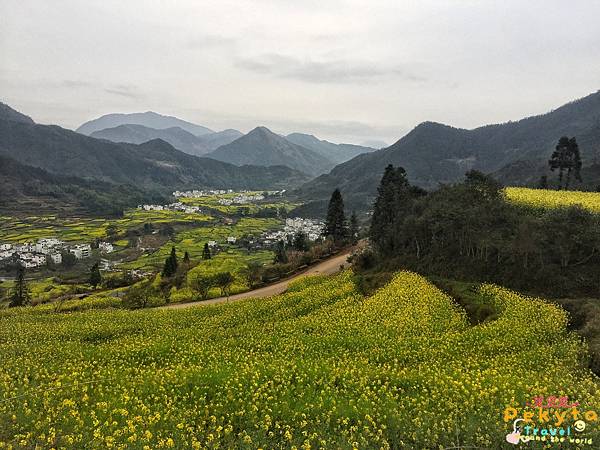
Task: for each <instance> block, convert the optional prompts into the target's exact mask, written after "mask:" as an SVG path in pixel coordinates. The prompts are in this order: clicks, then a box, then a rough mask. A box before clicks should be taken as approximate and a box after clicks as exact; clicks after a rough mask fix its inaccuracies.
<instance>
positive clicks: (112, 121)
mask: <svg viewBox="0 0 600 450" xmlns="http://www.w3.org/2000/svg"><path fill="white" fill-rule="evenodd" d="M127 124H131V125H143V126H145V127H148V128H154V129H157V130H160V129H165V128H171V127H179V128H181V129H183V130H185V131H187V132H188V133H192V134H193V135H195V136H200V135H203V134H210V133H214V131H213V130H211V129H210V128H207V127H204V126H202V125H197V124H195V123H191V122H188V121H186V120H183V119H179V118H177V117H174V116H166V115H163V114H158V113H156V112H154V111H146V112H143V113H110V114H104V115H103V116H100V117H98V118H96V119H92V120H88V121H87V122H85V123H83V124H82V125H80V126H79V127H78V128H77V129H76V130H75V131H76V132H77V133H81V134H85V135H88V136H89V135H90V134H92V133H93V132H95V131H100V130H104V129H106V128H114V127H117V126H119V125H127Z"/></svg>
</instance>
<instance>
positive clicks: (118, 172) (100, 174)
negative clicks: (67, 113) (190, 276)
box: [0, 105, 308, 196]
mask: <svg viewBox="0 0 600 450" xmlns="http://www.w3.org/2000/svg"><path fill="white" fill-rule="evenodd" d="M0 156H2V157H4V158H5V159H4V161H5V164H4V165H5V167H6V166H7V165H8V159H10V160H12V161H10V164H11V166H12V167H14V168H17V167H18V170H14V171H13V173H12V174H11V181H10V182H11V183H12V184H13V185H14V186H22V187H23V186H25V185H26V184H27V183H28V182H29V181H32V180H33V178H35V177H34V175H35V176H37V178H38V179H40V180H44V179H50V176H54V177H52V180H51V181H52V183H53V184H60V180H59V179H58V178H57V177H59V178H60V177H75V178H77V180H75V181H74V182H72V183H71V182H70V181H69V183H70V184H72V185H78V184H79V185H82V183H83V181H85V180H87V181H89V180H96V181H97V183H96V184H95V185H94V184H93V185H92V187H93V186H96V187H99V186H102V189H104V190H110V189H106V186H107V183H108V184H111V185H135V186H136V189H143V190H145V191H148V192H151V191H160V192H162V193H169V192H170V191H171V190H173V189H180V188H231V189H286V188H287V189H289V188H290V187H292V186H298V185H299V184H301V183H302V182H304V181H307V180H308V176H307V175H306V174H304V173H301V172H298V171H296V170H294V169H291V168H289V167H286V166H272V167H261V166H243V167H238V166H235V165H233V164H228V163H224V162H221V161H216V160H214V159H209V158H199V157H196V156H192V155H188V154H186V153H184V152H181V151H179V150H177V149H175V148H174V147H173V146H172V145H170V144H169V143H167V142H165V141H162V140H160V139H155V140H151V141H149V142H145V143H144V144H140V145H136V144H127V143H120V144H118V143H113V142H110V141H107V140H103V139H95V138H92V137H88V136H85V135H83V134H80V133H76V132H73V131H70V130H66V129H64V128H61V127H58V126H53V125H38V124H35V123H34V122H33V121H32V120H31V119H30V118H29V117H27V116H25V115H23V114H21V113H19V112H17V111H15V110H13V109H12V108H10V107H8V106H7V105H1V108H0ZM28 168H38V169H42V170H43V171H44V172H43V173H42V172H40V171H35V172H34V171H29V172H30V173H31V176H30V175H28V173H29V172H28ZM3 173H4V175H3V176H4V177H5V178H4V179H6V180H7V182H8V175H9V174H8V173H6V171H4V172H3ZM48 174H49V175H48ZM16 177H17V178H18V177H20V178H23V177H24V178H23V179H22V180H21V181H20V182H19V181H18V180H17V179H16ZM29 178H31V179H29ZM38 184H39V183H38ZM86 186H90V184H89V183H88V184H86ZM20 190H21V191H22V192H21V194H23V196H26V195H25V194H26V193H25V192H23V189H20ZM32 193H35V192H33V191H32V192H30V194H32ZM12 195H16V194H15V193H13V194H12ZM30 196H31V195H30Z"/></svg>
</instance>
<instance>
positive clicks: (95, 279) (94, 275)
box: [90, 263, 102, 289]
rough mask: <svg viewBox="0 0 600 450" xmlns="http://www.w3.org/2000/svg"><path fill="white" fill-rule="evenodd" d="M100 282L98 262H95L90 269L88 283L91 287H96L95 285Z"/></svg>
mask: <svg viewBox="0 0 600 450" xmlns="http://www.w3.org/2000/svg"><path fill="white" fill-rule="evenodd" d="M100 283H102V275H101V274H100V265H99V264H98V263H95V264H94V265H93V266H92V268H91V269H90V285H92V286H93V288H94V289H96V286H98V285H99V284H100Z"/></svg>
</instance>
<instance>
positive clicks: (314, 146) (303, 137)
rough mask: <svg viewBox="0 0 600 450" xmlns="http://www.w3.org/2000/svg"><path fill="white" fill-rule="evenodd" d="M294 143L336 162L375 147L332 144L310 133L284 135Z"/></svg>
mask: <svg viewBox="0 0 600 450" xmlns="http://www.w3.org/2000/svg"><path fill="white" fill-rule="evenodd" d="M285 138H286V139H287V140H288V141H290V142H293V143H294V144H297V145H301V146H302V147H304V148H308V149H310V150H312V151H314V152H316V153H318V154H319V155H321V156H323V157H324V158H327V159H329V160H331V161H333V162H334V163H336V164H340V163H343V162H344V161H348V160H349V159H352V158H354V157H355V156H358V155H360V154H361V153H370V152H374V151H375V150H376V149H375V148H370V147H364V146H361V145H353V144H334V143H332V142H328V141H322V140H320V139H318V138H316V137H315V136H313V135H311V134H303V133H292V134H288V135H287V136H286V137H285Z"/></svg>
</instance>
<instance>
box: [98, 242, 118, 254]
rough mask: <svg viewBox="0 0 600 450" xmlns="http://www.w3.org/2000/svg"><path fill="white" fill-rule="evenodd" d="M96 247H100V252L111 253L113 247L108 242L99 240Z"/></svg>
mask: <svg viewBox="0 0 600 450" xmlns="http://www.w3.org/2000/svg"><path fill="white" fill-rule="evenodd" d="M98 249H100V252H101V253H112V252H113V251H114V249H115V247H114V246H113V245H112V244H111V243H110V242H100V243H99V244H98Z"/></svg>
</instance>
